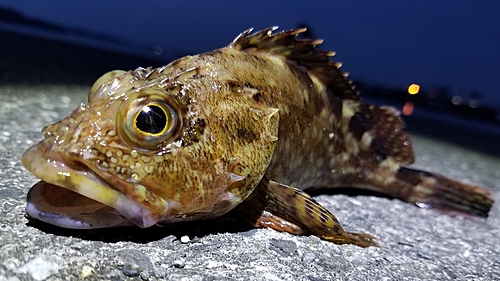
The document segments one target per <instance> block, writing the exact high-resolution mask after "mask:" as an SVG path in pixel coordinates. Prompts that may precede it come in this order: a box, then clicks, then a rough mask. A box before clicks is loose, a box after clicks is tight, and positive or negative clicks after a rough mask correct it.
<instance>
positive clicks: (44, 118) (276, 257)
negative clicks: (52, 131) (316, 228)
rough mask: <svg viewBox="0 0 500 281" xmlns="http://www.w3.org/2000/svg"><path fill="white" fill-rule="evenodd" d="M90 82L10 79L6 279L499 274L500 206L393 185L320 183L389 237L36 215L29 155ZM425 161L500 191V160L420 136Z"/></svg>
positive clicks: (355, 223)
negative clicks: (467, 203)
mask: <svg viewBox="0 0 500 281" xmlns="http://www.w3.org/2000/svg"><path fill="white" fill-rule="evenodd" d="M89 87H90V85H89V86H88V87H82V86H72V85H35V86H29V85H22V84H10V85H9V84H3V85H1V86H0V112H1V114H0V178H1V180H0V212H1V214H0V237H1V239H0V280H81V279H85V280H308V281H319V280H500V245H499V237H500V207H499V204H498V203H497V204H495V205H494V207H493V210H492V211H491V214H490V217H489V218H487V219H481V218H472V219H467V218H463V217H450V216H447V215H443V214H439V213H437V212H434V211H431V210H423V209H419V208H417V207H415V206H413V205H410V204H407V203H403V202H401V201H398V200H391V199H387V198H382V197H373V196H357V197H350V196H347V195H320V196H317V197H316V199H317V200H318V201H319V202H320V203H321V204H323V205H324V206H325V207H327V208H328V209H329V210H331V211H332V213H334V214H335V215H336V216H337V218H338V219H339V220H340V222H341V223H342V224H343V225H344V227H345V228H346V229H347V230H350V231H360V232H366V233H370V234H373V235H375V236H376V237H377V241H378V242H379V243H380V245H381V246H382V247H381V248H374V247H371V248H368V249H363V248H359V247H356V246H351V245H344V246H338V245H335V244H332V243H329V242H325V241H322V240H320V239H318V238H316V237H307V236H292V235H289V234H285V233H278V232H276V231H273V230H268V229H258V230H254V229H251V228H249V227H248V226H246V225H245V224H244V223H242V222H239V221H238V220H237V219H236V218H234V217H231V216H230V217H225V218H222V219H219V220H215V221H209V222H193V223H186V224H178V225H174V226H172V227H164V228H160V227H154V228H152V229H145V230H142V229H137V228H125V229H111V230H100V231H76V230H64V229H59V228H55V227H51V226H49V225H46V224H43V223H39V222H38V223H37V222H29V221H28V220H27V219H26V218H25V216H24V214H25V210H24V208H25V200H26V193H27V192H28V190H29V188H30V187H31V186H32V185H33V184H34V183H35V182H37V179H35V177H34V176H32V175H31V174H30V173H28V172H27V171H26V170H25V169H24V168H23V167H22V165H21V162H20V157H21V154H22V153H23V152H24V150H25V149H26V148H28V147H29V146H30V145H32V144H34V143H35V142H38V141H39V140H40V139H41V134H40V130H41V128H42V127H43V126H44V125H46V124H49V123H52V122H54V121H57V120H58V119H60V118H62V117H64V116H66V114H68V113H69V112H70V111H71V110H73V109H74V108H75V107H76V106H77V105H78V104H79V103H80V102H82V101H85V100H86V93H87V91H88V88H89ZM413 140H414V147H415V150H416V155H417V163H416V164H415V167H419V168H425V169H427V170H430V171H434V172H438V173H442V174H445V175H448V176H450V177H453V178H456V179H459V180H463V181H466V182H471V183H477V184H480V185H483V186H486V187H489V188H491V190H492V191H493V192H494V193H495V194H496V195H498V193H499V190H500V183H499V179H500V169H499V168H498V167H500V160H499V158H498V157H496V156H494V155H484V154H481V153H478V152H475V151H474V150H467V149H464V148H462V147H457V146H453V145H451V144H449V143H446V142H440V141H438V140H433V139H430V138H423V137H419V136H414V137H413Z"/></svg>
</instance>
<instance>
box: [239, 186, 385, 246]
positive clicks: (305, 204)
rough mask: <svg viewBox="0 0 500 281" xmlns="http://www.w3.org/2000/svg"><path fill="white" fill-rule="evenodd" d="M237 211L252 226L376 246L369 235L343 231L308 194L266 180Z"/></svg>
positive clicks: (343, 242)
mask: <svg viewBox="0 0 500 281" xmlns="http://www.w3.org/2000/svg"><path fill="white" fill-rule="evenodd" d="M238 210H239V211H240V213H242V214H243V215H244V216H245V219H247V220H248V221H250V223H251V224H252V225H254V226H255V227H268V228H272V229H275V230H278V231H283V232H288V233H291V234H296V235H315V236H318V237H319V238H321V239H323V240H326V241H330V242H333V243H336V244H354V245H358V246H361V247H369V246H378V245H377V243H375V241H373V238H374V237H373V236H371V235H369V234H364V233H350V232H346V231H344V229H343V228H342V226H341V225H340V223H339V222H338V221H337V219H336V218H335V216H334V215H332V214H331V213H330V212H329V211H328V210H327V209H326V208H324V207H323V206H321V205H320V204H319V203H318V202H316V201H315V200H314V199H313V198H312V197H311V196H309V195H308V194H307V193H305V192H303V191H301V190H299V189H296V188H293V187H290V186H286V185H283V184H279V183H276V182H273V181H269V180H266V179H264V180H262V181H261V182H260V184H259V185H258V187H257V188H256V190H254V193H253V194H252V195H251V197H249V198H248V199H247V201H245V202H244V204H242V205H241V206H240V207H239V209H238Z"/></svg>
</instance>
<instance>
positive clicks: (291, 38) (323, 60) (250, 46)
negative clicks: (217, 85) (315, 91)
mask: <svg viewBox="0 0 500 281" xmlns="http://www.w3.org/2000/svg"><path fill="white" fill-rule="evenodd" d="M276 29H277V27H272V28H266V29H264V30H261V31H258V32H256V33H253V34H250V32H252V29H249V30H246V31H245V32H243V33H241V34H240V35H239V36H238V37H236V39H234V41H233V42H232V43H231V44H230V45H229V46H230V47H232V48H235V49H237V50H242V51H247V52H265V53H270V54H273V55H279V56H283V57H285V58H286V59H287V60H290V61H293V62H295V63H297V64H298V65H300V66H303V67H305V68H306V69H307V70H308V71H309V73H311V74H313V75H314V76H316V77H317V78H318V79H319V80H320V81H321V82H323V83H324V84H325V85H326V86H327V88H328V89H329V91H330V92H331V93H332V94H334V95H335V96H337V97H339V98H341V99H352V100H359V99H360V97H359V94H358V92H357V91H356V90H355V89H354V86H353V85H352V84H351V82H350V81H349V80H347V79H346V76H347V74H345V73H343V72H341V71H340V70H339V67H340V65H341V64H340V63H337V62H334V61H331V60H330V57H332V56H334V55H335V53H334V52H328V51H321V50H317V49H316V46H317V45H320V44H321V43H323V40H312V39H297V38H296V37H297V35H298V34H300V33H303V32H305V31H306V28H300V29H292V30H287V31H282V32H278V33H273V31H274V30H276Z"/></svg>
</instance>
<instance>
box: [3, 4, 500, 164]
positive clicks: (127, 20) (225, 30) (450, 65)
mask: <svg viewBox="0 0 500 281" xmlns="http://www.w3.org/2000/svg"><path fill="white" fill-rule="evenodd" d="M499 15H500V1H472V0H470V1H467V0H461V1H451V0H449V1H431V0H422V1H386V0H382V1H368V0H366V1H358V0H356V1H314V2H312V1H286V2H285V1H197V2H195V1H168V2H167V1H118V0H107V1H85V4H83V2H81V1H63V0H59V1H55V0H53V1H5V0H4V1H2V2H0V83H65V84H85V85H88V86H89V88H90V86H91V85H92V83H93V81H95V79H97V78H98V77H99V76H100V75H102V74H103V73H104V72H106V71H109V70H112V69H134V68H136V67H138V66H143V67H147V66H154V67H157V66H161V65H164V64H166V63H169V62H170V61H172V60H174V59H176V58H179V57H182V56H185V55H190V54H197V53H202V52H206V51H210V50H213V49H216V48H220V47H224V46H226V45H227V44H228V43H229V42H230V41H231V40H233V39H234V38H235V37H236V36H237V35H238V34H239V33H241V32H242V31H244V30H246V29H248V28H251V27H253V28H255V30H259V29H262V28H266V27H270V26H279V27H280V30H281V29H291V28H297V27H304V26H307V27H308V28H309V30H308V33H307V34H306V35H307V36H308V37H312V38H322V39H325V43H324V44H323V45H322V46H321V47H320V49H324V50H333V51H336V52H337V55H336V56H335V57H334V59H335V60H336V61H339V62H342V63H343V67H342V70H343V71H345V72H348V73H350V76H349V78H350V79H352V80H354V83H355V84H356V85H357V88H358V89H359V90H360V91H361V93H362V95H363V97H364V98H365V100H367V101H369V102H372V103H376V104H390V105H393V106H395V107H397V108H398V109H399V110H401V111H402V114H403V115H404V116H405V117H404V118H405V121H406V123H407V125H408V127H409V130H410V131H413V132H416V133H420V134H427V135H432V136H433V137H436V138H443V139H446V140H448V141H451V142H454V143H458V144H461V145H466V146H470V147H474V148H476V149H479V150H483V151H485V152H488V153H495V154H497V155H500V147H497V145H496V143H497V140H500V90H499V86H498V81H499V77H500V16H499ZM0 94H1V93H0Z"/></svg>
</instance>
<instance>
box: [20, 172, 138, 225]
mask: <svg viewBox="0 0 500 281" xmlns="http://www.w3.org/2000/svg"><path fill="white" fill-rule="evenodd" d="M26 212H27V214H28V216H29V217H31V218H35V219H38V220H41V221H43V222H46V223H50V224H53V225H57V226H59V227H63V228H72V229H91V228H103V227H117V226H127V225H133V223H132V222H131V221H129V220H128V219H126V218H124V217H123V216H121V215H120V213H119V212H118V211H116V210H115V209H113V208H111V207H109V206H106V205H104V204H102V203H99V202H97V201H95V200H93V199H90V198H87V197H85V196H82V195H80V194H78V193H76V192H73V191H71V190H69V189H66V188H63V187H60V186H56V185H53V184H50V183H47V182H44V181H40V182H38V183H37V184H35V185H34V186H33V187H32V188H31V189H30V191H29V192H28V196H27V205H26Z"/></svg>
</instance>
